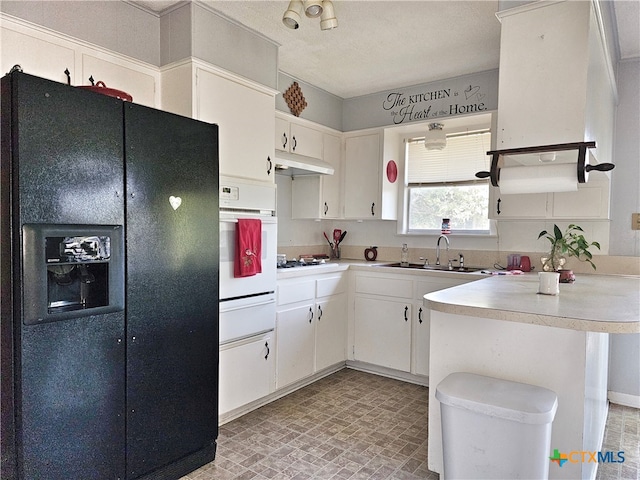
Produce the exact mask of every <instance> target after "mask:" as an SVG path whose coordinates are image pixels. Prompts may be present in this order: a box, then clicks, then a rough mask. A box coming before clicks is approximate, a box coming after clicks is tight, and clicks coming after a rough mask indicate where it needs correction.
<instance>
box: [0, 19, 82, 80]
mask: <svg viewBox="0 0 640 480" xmlns="http://www.w3.org/2000/svg"><path fill="white" fill-rule="evenodd" d="M0 35H1V36H0V71H1V72H2V75H4V74H6V73H7V72H9V70H11V68H12V67H13V66H14V65H20V66H21V67H22V69H23V71H24V72H25V73H28V74H30V75H35V76H38V77H42V78H46V79H48V80H54V81H56V82H60V83H66V82H67V76H66V75H65V73H64V70H65V68H67V69H69V72H70V73H71V81H72V82H74V84H79V82H78V81H76V78H75V72H74V65H75V52H74V51H73V49H71V48H68V47H65V46H62V45H57V44H55V43H51V42H48V41H46V40H43V39H41V38H37V37H36V36H32V35H27V34H25V33H21V32H17V31H15V30H11V29H9V28H6V27H4V26H3V27H2V30H1V32H0Z"/></svg>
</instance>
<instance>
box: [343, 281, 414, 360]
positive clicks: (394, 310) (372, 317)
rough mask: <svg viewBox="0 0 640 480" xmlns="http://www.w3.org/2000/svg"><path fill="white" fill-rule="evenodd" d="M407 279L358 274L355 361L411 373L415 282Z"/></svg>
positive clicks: (356, 286) (355, 309) (355, 303)
mask: <svg viewBox="0 0 640 480" xmlns="http://www.w3.org/2000/svg"><path fill="white" fill-rule="evenodd" d="M404 277H405V276H399V275H385V274H381V275H379V274H356V279H355V301H354V319H355V320H354V350H353V352H354V359H355V360H358V361H361V362H366V363H371V364H374V365H379V366H381V367H387V368H393V369H396V370H401V371H404V372H409V371H410V369H411V311H412V303H413V280H412V278H411V277H410V276H407V278H404Z"/></svg>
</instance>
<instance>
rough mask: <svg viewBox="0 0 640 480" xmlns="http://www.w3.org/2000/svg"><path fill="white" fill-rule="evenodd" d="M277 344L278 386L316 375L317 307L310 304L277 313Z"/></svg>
mask: <svg viewBox="0 0 640 480" xmlns="http://www.w3.org/2000/svg"><path fill="white" fill-rule="evenodd" d="M276 329H277V332H278V334H277V335H278V344H277V355H276V386H277V388H282V387H284V386H286V385H289V384H290V383H293V382H295V381H296V380H300V379H301V378H304V377H307V376H309V375H312V374H313V367H314V357H315V308H314V304H313V303H307V304H304V305H301V306H298V307H294V308H291V309H288V310H281V311H278V312H277V313H276Z"/></svg>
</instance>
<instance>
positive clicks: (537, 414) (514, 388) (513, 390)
mask: <svg viewBox="0 0 640 480" xmlns="http://www.w3.org/2000/svg"><path fill="white" fill-rule="evenodd" d="M436 398H437V399H438V400H439V401H440V402H442V403H444V404H445V405H449V406H452V407H458V408H462V409H465V410H471V411H473V412H477V413H480V414H484V415H488V416H491V417H499V418H504V419H506V420H511V421H514V422H519V423H528V424H536V425H540V424H545V423H551V422H553V418H554V417H555V414H556V409H557V408H558V396H557V395H556V394H555V392H552V391H551V390H549V389H547V388H542V387H538V386H535V385H528V384H526V383H518V382H512V381H509V380H502V379H498V378H492V377H485V376H483V375H476V374H474V373H463V372H457V373H452V374H450V375H449V376H448V377H446V378H445V379H444V380H442V381H441V382H440V383H439V384H438V386H437V387H436Z"/></svg>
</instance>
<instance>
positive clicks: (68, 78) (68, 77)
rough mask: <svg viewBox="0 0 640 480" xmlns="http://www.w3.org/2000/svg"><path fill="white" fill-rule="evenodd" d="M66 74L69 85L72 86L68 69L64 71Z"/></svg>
mask: <svg viewBox="0 0 640 480" xmlns="http://www.w3.org/2000/svg"><path fill="white" fill-rule="evenodd" d="M64 74H65V75H66V76H67V85H71V72H70V71H69V69H68V68H65V69H64Z"/></svg>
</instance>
